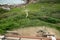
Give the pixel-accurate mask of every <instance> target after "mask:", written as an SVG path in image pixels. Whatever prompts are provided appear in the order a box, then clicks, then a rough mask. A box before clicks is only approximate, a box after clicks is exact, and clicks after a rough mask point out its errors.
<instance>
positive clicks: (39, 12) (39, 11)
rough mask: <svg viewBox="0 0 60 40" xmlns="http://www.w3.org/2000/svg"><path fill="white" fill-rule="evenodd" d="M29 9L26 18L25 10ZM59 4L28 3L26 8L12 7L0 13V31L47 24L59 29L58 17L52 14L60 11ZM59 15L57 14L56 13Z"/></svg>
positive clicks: (59, 20)
mask: <svg viewBox="0 0 60 40" xmlns="http://www.w3.org/2000/svg"><path fill="white" fill-rule="evenodd" d="M26 9H27V10H29V12H28V13H29V16H28V17H27V18H26V12H25V10H26ZM59 11H60V4H50V3H35V4H28V5H26V8H24V7H21V8H20V7H18V8H13V9H11V10H10V11H8V12H5V11H4V12H5V13H1V14H0V31H1V32H0V33H1V34H2V33H4V32H6V31H7V30H12V29H16V28H24V27H30V26H47V27H51V28H55V29H57V30H59V31H60V26H59V25H57V24H58V23H60V19H59V17H57V16H54V15H53V14H56V13H60V12H59ZM58 15H59V14H58Z"/></svg>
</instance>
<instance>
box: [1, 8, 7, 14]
mask: <svg viewBox="0 0 60 40" xmlns="http://www.w3.org/2000/svg"><path fill="white" fill-rule="evenodd" d="M5 12H8V10H5V9H2V8H0V14H2V13H5Z"/></svg>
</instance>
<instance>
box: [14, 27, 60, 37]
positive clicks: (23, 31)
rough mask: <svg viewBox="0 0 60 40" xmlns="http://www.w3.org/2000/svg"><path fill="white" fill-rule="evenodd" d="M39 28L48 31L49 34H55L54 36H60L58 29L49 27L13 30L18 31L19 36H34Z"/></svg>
mask: <svg viewBox="0 0 60 40" xmlns="http://www.w3.org/2000/svg"><path fill="white" fill-rule="evenodd" d="M39 30H45V31H48V32H49V33H50V34H52V35H55V36H56V37H60V34H59V33H60V32H59V31H58V30H56V29H53V28H49V27H27V28H20V29H16V30H13V31H14V32H17V33H19V34H20V35H21V36H36V35H37V31H39Z"/></svg>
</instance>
